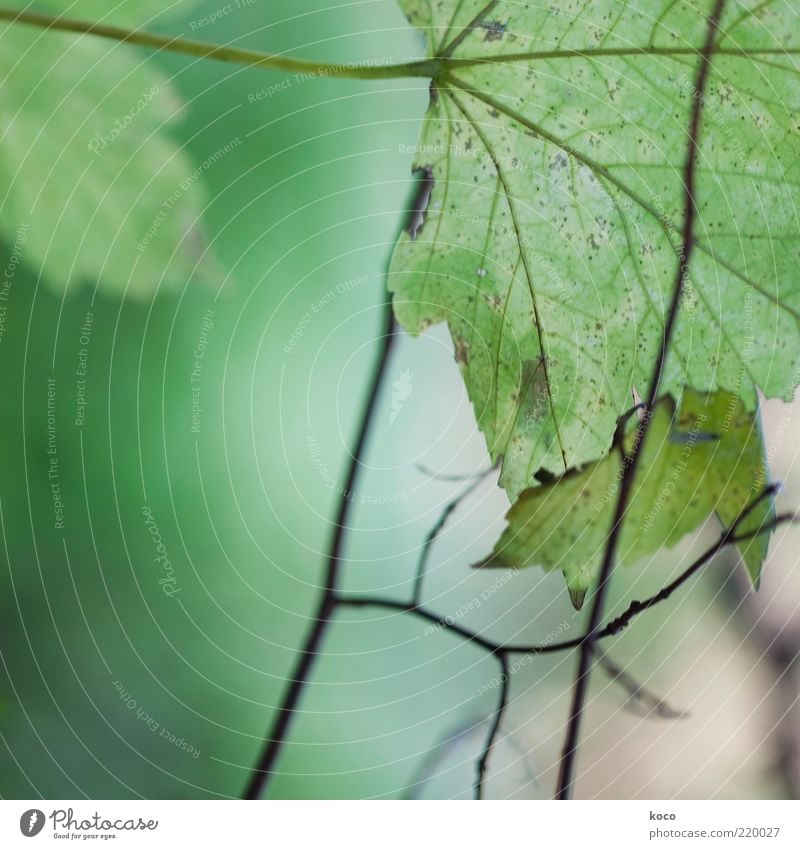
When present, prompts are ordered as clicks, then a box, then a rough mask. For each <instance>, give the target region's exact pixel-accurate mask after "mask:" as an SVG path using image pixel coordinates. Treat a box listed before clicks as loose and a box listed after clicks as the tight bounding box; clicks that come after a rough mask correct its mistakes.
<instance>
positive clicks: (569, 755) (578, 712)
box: [556, 0, 725, 799]
mask: <svg viewBox="0 0 800 849" xmlns="http://www.w3.org/2000/svg"><path fill="white" fill-rule="evenodd" d="M724 5H725V0H716V2H715V4H714V8H713V11H712V12H711V14H710V15H709V18H708V31H707V33H706V39H705V43H704V45H703V49H702V51H701V53H700V66H699V68H698V72H697V76H696V79H695V95H696V96H695V98H694V100H693V103H692V112H691V121H690V124H689V133H688V135H689V144H688V149H687V153H686V163H685V167H684V180H683V183H684V189H685V193H686V214H685V220H684V225H683V233H682V247H681V252H680V256H679V258H678V269H677V271H676V276H675V284H674V287H673V292H672V299H671V302H670V305H669V310H668V312H667V317H666V321H665V323H664V336H663V338H662V340H661V346H660V348H659V352H658V356H657V358H656V362H655V364H654V366H653V373H652V377H651V378H650V384H649V387H648V391H649V394H648V398H647V406H646V410H645V414H644V417H643V418H642V420H641V421H640V422H639V426H638V427H637V429H636V435H635V439H634V444H633V448H632V449H631V452H630V454H628V455H627V456H625V457H624V459H623V462H622V471H621V479H620V486H619V495H618V498H617V504H616V508H615V511H614V520H613V522H612V525H611V530H610V532H609V535H608V541H607V543H606V549H605V552H604V555H603V562H602V565H601V567H600V575H599V578H598V584H597V589H596V591H595V594H594V598H593V600H592V606H591V609H590V611H589V622H588V625H587V628H586V639H585V642H584V643H583V644H582V645H581V647H580V651H579V657H578V668H577V671H576V674H575V684H574V686H573V690H572V704H571V705H570V714H569V721H568V722H567V730H566V734H565V735H564V747H563V750H562V753H561V765H560V769H559V775H558V785H557V788H556V798H557V799H569V798H570V797H571V796H572V785H573V781H574V774H575V759H576V756H577V751H578V740H579V738H580V729H581V720H582V718H583V709H584V706H585V704H586V696H587V693H588V688H589V673H590V669H591V662H592V657H593V655H592V645H593V643H594V642H595V641H596V640H597V635H598V632H599V630H600V620H601V619H602V617H603V612H604V610H605V602H606V596H607V594H608V588H609V584H610V580H611V575H612V572H613V570H614V563H615V560H616V555H617V547H618V545H619V539H620V534H621V532H622V523H623V521H624V519H625V513H626V512H627V509H628V504H629V502H630V499H631V494H632V492H633V483H634V480H635V477H636V470H637V468H638V466H639V462H640V459H641V456H642V446H643V444H644V442H645V439H646V438H647V433H648V430H649V427H650V422H651V421H652V413H653V408H654V406H655V402H656V398H657V397H658V389H659V384H660V383H661V374H662V372H663V370H664V364H665V362H666V359H667V354H668V352H669V347H670V343H671V342H672V336H673V333H674V330H675V323H676V321H677V318H678V312H679V311H680V304H681V298H682V297H683V290H684V285H685V283H686V278H687V276H688V273H689V263H690V260H691V253H692V249H693V247H694V222H695V218H696V216H697V206H696V202H695V168H696V161H697V157H698V152H699V145H698V141H699V134H700V120H701V115H702V111H703V101H704V99H705V97H704V96H705V90H706V83H707V81H708V74H709V71H710V68H711V59H710V56H711V51H712V49H713V46H714V37H715V36H716V33H717V27H718V23H719V17H720V14H721V13H722V9H723V7H724Z"/></svg>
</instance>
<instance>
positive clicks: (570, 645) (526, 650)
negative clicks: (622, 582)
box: [335, 494, 796, 654]
mask: <svg viewBox="0 0 800 849" xmlns="http://www.w3.org/2000/svg"><path fill="white" fill-rule="evenodd" d="M762 498H763V494H762V495H761V496H759V497H758V499H757V500H756V502H757V501H760V500H761V499H762ZM756 502H753V503H752V504H751V505H750V506H749V507H748V508H747V510H746V511H745V512H744V513H742V515H741V516H740V518H739V519H737V520H736V522H735V523H734V525H732V526H731V527H735V525H737V524H738V523H739V522H740V521H741V520H742V519H744V518H745V515H746V514H747V513H748V512H749V511H750V510H751V509H752V508H753V507H754V506H755V503H756ZM795 520H796V516H795V514H789V513H786V514H782V515H780V516H776V517H775V518H774V519H772V520H770V521H769V522H765V523H764V524H762V525H761V526H760V527H758V528H756V529H754V530H752V531H748V532H747V533H742V534H732V533H731V531H730V529H727V530H725V531H723V533H722V534H721V536H720V538H719V540H717V541H716V542H715V543H714V544H713V545H712V546H710V547H709V548H708V549H706V551H705V552H703V554H701V555H700V556H699V557H698V558H697V559H696V560H694V561H693V562H692V563H691V564H690V565H689V566H688V567H687V568H686V570H685V571H683V572H681V574H680V575H679V576H678V577H677V578H676V579H675V580H674V581H672V582H671V583H669V584H667V585H666V586H665V587H663V588H662V589H661V590H659V591H658V592H657V593H656V594H655V595H653V596H650V598H648V599H645V600H644V601H633V602H631V605H630V607H629V608H628V609H627V610H626V611H625V613H623V614H622V615H621V616H618V617H617V618H616V619H613V620H612V621H611V622H609V623H608V624H607V625H604V626H603V627H602V628H600V629H599V630H598V632H597V635H596V638H595V640H601V639H605V638H607V637H613V636H615V635H616V634H619V633H620V631H622V630H624V629H625V628H626V627H627V626H628V625H629V624H630V623H631V621H632V620H633V619H635V618H636V617H637V616H638V615H639V614H640V613H643V612H644V611H645V610H648V609H649V608H651V607H654V606H655V605H656V604H659V603H660V602H662V601H666V600H667V599H668V598H669V597H670V596H671V595H672V593H674V592H675V590H677V589H678V588H679V587H680V586H682V585H683V584H684V583H686V581H688V580H689V578H691V577H692V575H694V574H696V573H697V572H698V571H700V569H701V568H702V567H703V566H705V565H706V563H708V562H709V561H710V560H711V559H712V558H713V557H714V555H716V554H718V553H719V552H720V551H721V550H722V549H723V548H725V547H726V546H728V545H734V544H736V543H740V542H745V541H747V540H751V539H754V538H755V537H757V536H760V535H761V534H765V533H769V532H770V531H772V530H774V529H775V528H777V527H778V526H779V525H784V524H788V523H790V522H793V521H795ZM335 602H336V604H337V605H341V606H342V607H376V608H381V609H384V610H394V611H396V612H398V613H410V614H413V615H414V616H416V617H418V618H419V619H422V620H423V621H424V622H428V623H429V624H430V625H431V626H432V631H431V633H432V632H433V631H452V632H453V633H454V634H457V635H458V636H459V637H462V638H463V639H465V640H467V642H470V643H474V644H475V645H476V646H479V647H480V648H482V649H484V650H485V651H487V652H490V653H491V654H498V653H508V654H556V653H558V652H562V651H568V650H569V649H575V648H578V647H579V646H581V645H583V644H584V643H585V642H586V637H585V636H583V635H582V636H580V637H574V638H573V639H571V640H562V641H560V642H551V641H544V642H541V643H535V644H533V645H531V644H523V645H515V644H514V643H504V642H498V641H495V640H491V639H489V638H488V637H484V636H483V635H482V634H479V633H477V632H476V631H472V630H470V629H469V628H467V627H465V626H464V625H459V624H458V623H457V622H456V621H455V620H454V619H453V617H452V616H441V615H440V614H438V613H434V612H433V611H431V610H428V609H427V608H426V607H425V606H424V605H421V604H414V603H413V602H405V601H397V600H396V599H391V598H380V597H373V596H351V595H338V594H337V595H335Z"/></svg>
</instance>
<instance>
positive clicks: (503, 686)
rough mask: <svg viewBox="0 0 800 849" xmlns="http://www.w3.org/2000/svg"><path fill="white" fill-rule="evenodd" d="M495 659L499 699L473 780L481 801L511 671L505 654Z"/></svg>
mask: <svg viewBox="0 0 800 849" xmlns="http://www.w3.org/2000/svg"><path fill="white" fill-rule="evenodd" d="M496 657H497V659H498V660H499V661H500V698H499V699H498V702H497V710H496V711H495V712H494V717H493V719H492V725H491V728H490V729H489V735H488V736H487V738H486V744H485V745H484V747H483V753H482V754H481V757H480V760H479V761H478V775H477V778H476V780H475V798H476V799H483V790H484V781H485V778H486V766H487V764H488V763H489V755H490V754H491V753H492V747H493V746H494V743H495V740H496V739H497V732H498V731H499V730H500V721H501V720H502V718H503V714H504V713H505V710H506V708H507V707H508V685H509V681H510V679H511V670H510V669H509V666H508V656H507V655H506V653H505V652H499V653H497V655H496Z"/></svg>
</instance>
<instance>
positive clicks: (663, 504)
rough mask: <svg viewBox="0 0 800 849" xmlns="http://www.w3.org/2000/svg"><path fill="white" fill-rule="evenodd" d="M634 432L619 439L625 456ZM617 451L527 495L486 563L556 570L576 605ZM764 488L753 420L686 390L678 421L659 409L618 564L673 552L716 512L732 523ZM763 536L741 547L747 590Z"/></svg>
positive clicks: (587, 579)
mask: <svg viewBox="0 0 800 849" xmlns="http://www.w3.org/2000/svg"><path fill="white" fill-rule="evenodd" d="M636 432H637V431H636V429H633V430H632V431H630V432H629V433H628V434H627V436H626V438H625V441H626V445H625V450H626V453H630V448H631V444H632V439H633V437H634V435H635V433H636ZM621 464H622V447H621V446H619V445H617V446H615V448H614V449H613V450H612V451H611V452H610V453H609V454H608V456H606V457H604V458H603V459H602V460H600V461H599V462H596V463H594V464H592V465H590V466H589V467H587V468H585V469H581V470H572V471H569V472H567V474H565V475H564V476H563V477H561V478H560V479H558V480H556V481H554V482H552V483H550V484H548V485H546V486H540V487H536V488H533V489H528V490H526V491H525V492H523V493H522V495H520V497H519V499H518V500H517V502H516V503H515V504H514V505H513V506H512V508H511V509H510V510H509V512H508V514H507V516H506V518H507V520H508V523H509V524H508V527H507V528H506V530H505V532H504V533H503V535H502V537H501V538H500V540H499V542H498V543H497V546H496V548H495V550H494V553H493V554H492V558H491V560H490V565H493V566H502V567H513V568H520V567H525V566H533V565H540V566H543V567H544V568H545V569H561V570H562V571H563V573H564V577H565V578H566V581H567V587H568V589H569V592H570V596H571V598H572V602H573V604H574V605H575V607H578V608H579V607H580V606H581V604H582V603H583V597H584V595H585V594H586V591H587V590H588V589H589V588H590V587H591V586H592V585H593V583H594V582H595V580H596V578H597V575H598V572H599V569H600V563H601V561H602V557H603V553H604V550H605V546H606V541H607V539H608V534H609V531H610V529H611V525H612V522H613V516H614V509H615V506H616V500H617V491H618V488H619V480H620V469H621ZM766 481H767V468H766V460H765V458H764V445H763V439H762V435H761V429H760V425H759V422H758V416H757V414H754V413H750V412H747V411H746V410H745V409H744V407H743V406H742V404H741V402H740V401H739V400H738V399H737V398H736V397H734V396H732V395H729V394H727V393H722V392H719V393H715V394H712V395H708V396H706V395H702V394H700V393H697V392H693V391H688V390H687V392H686V394H685V396H684V398H683V401H682V404H681V407H680V415H679V416H678V417H676V416H675V405H674V403H673V401H672V399H671V398H665V399H663V400H662V401H660V402H659V404H658V405H657V406H656V409H655V411H654V413H653V420H652V422H651V424H650V430H649V436H648V439H647V440H646V441H645V443H644V446H643V451H642V457H641V461H640V465H639V469H638V473H637V476H636V480H635V483H634V488H633V494H632V496H631V499H630V506H629V508H628V512H627V514H626V518H625V522H624V524H623V529H622V534H621V537H620V544H619V549H618V551H619V554H618V560H619V562H620V563H622V564H626V565H630V564H631V563H634V562H635V561H637V560H641V559H642V558H644V557H647V556H648V555H651V554H655V553H656V552H657V551H659V549H661V548H662V547H663V546H674V545H675V544H676V543H677V542H678V541H679V540H680V539H681V537H683V536H684V535H686V534H688V533H690V532H691V531H693V530H694V529H695V528H697V527H698V526H699V525H700V524H701V523H702V522H704V521H705V520H706V519H707V518H708V516H709V515H710V514H711V513H713V512H716V513H717V514H718V515H719V517H720V519H721V520H722V521H723V523H725V524H730V523H732V522H733V521H734V520H735V519H736V518H737V517H738V516H739V515H740V514H741V512H742V510H743V509H744V508H745V507H746V506H747V505H748V504H749V503H750V502H751V501H752V500H753V499H754V497H755V496H756V495H757V494H758V493H759V492H760V491H761V490H762V489H763V487H764V486H765V484H766ZM773 510H774V508H773V506H772V503H771V501H769V500H765V501H764V502H763V504H761V505H759V506H758V507H757V508H756V509H755V510H753V512H752V514H751V515H749V516H748V517H747V518H746V519H745V520H744V521H743V522H742V524H741V527H740V530H741V531H750V530H755V529H757V528H758V527H760V525H761V524H762V523H763V522H764V521H766V520H767V519H768V518H769V517H770V516H771V515H773ZM768 542H769V541H768V534H766V533H765V534H762V535H760V536H758V537H756V538H754V539H753V540H750V541H747V542H744V543H741V545H740V552H741V554H742V557H743V559H744V561H745V563H746V565H747V568H748V571H749V573H750V576H751V578H752V579H753V581H754V583H757V582H758V579H759V576H760V573H761V564H762V563H763V560H764V558H765V556H766V553H767V546H768Z"/></svg>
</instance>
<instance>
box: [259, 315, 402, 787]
mask: <svg viewBox="0 0 800 849" xmlns="http://www.w3.org/2000/svg"><path fill="white" fill-rule="evenodd" d="M394 338H395V333H394V319H393V317H392V306H391V301H390V300H387V302H386V305H385V306H384V317H383V328H382V336H381V340H380V344H381V347H380V352H379V354H378V360H377V362H376V364H375V366H374V370H373V374H372V380H371V382H370V386H369V390H368V394H367V396H366V401H365V404H364V412H363V414H362V417H361V424H360V426H359V432H358V436H357V438H356V443H355V447H354V449H353V452H352V455H351V459H350V467H349V470H348V473H347V482H346V484H345V486H344V488H343V489H342V491H341V494H340V500H339V511H338V515H337V517H336V525H335V527H334V531H333V537H332V539H331V544H330V548H329V552H328V565H327V570H326V574H325V585H324V589H323V593H322V597H321V599H320V602H319V608H318V610H317V614H316V617H315V619H314V623H313V625H312V626H311V630H310V631H309V632H308V635H307V636H306V641H305V644H304V645H303V648H302V650H301V652H300V657H299V658H298V660H297V663H296V666H295V669H294V672H293V673H292V675H291V677H290V678H289V682H290V684H289V689H288V690H287V691H286V693H285V695H284V697H283V702H282V703H281V706H280V708H279V709H278V713H277V715H276V716H275V719H274V721H273V722H272V725H271V728H270V730H269V732H268V733H267V736H266V737H265V739H264V746H263V750H262V752H261V756H260V757H259V759H258V763H257V765H256V766H255V767H254V768H253V770H252V773H251V776H250V781H249V782H248V785H247V788H246V790H245V793H244V798H245V799H258V798H260V797H261V795H262V794H263V792H264V791H265V790H266V789H267V786H268V784H269V781H270V779H271V778H272V776H273V770H274V768H275V762H276V761H277V759H278V756H279V755H280V753H281V750H282V748H283V744H284V743H285V742H286V736H287V734H288V731H289V726H290V724H291V721H292V719H293V717H294V714H295V712H296V710H297V706H298V703H299V701H300V696H301V694H302V692H303V688H304V687H305V685H306V683H307V682H308V680H309V676H310V674H311V669H312V667H313V665H314V661H315V660H316V659H317V656H318V654H319V650H320V645H321V643H322V638H323V636H324V634H325V631H326V629H327V627H328V625H329V624H330V621H331V617H332V615H333V612H334V609H335V607H336V590H337V586H338V581H339V571H340V566H341V557H342V545H343V542H344V535H345V532H346V529H347V521H348V516H349V513H350V505H351V503H352V499H351V494H352V491H353V488H354V486H355V483H356V479H357V477H358V472H359V468H360V466H361V458H362V455H363V453H364V448H365V446H366V443H367V434H368V433H369V428H370V425H371V423H372V419H373V418H374V414H375V409H376V406H377V400H378V390H379V388H380V385H381V381H382V379H383V375H384V372H385V370H386V366H387V363H388V361H389V356H390V354H391V350H392V343H393V341H394Z"/></svg>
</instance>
